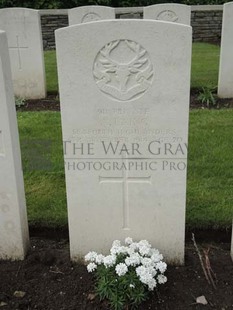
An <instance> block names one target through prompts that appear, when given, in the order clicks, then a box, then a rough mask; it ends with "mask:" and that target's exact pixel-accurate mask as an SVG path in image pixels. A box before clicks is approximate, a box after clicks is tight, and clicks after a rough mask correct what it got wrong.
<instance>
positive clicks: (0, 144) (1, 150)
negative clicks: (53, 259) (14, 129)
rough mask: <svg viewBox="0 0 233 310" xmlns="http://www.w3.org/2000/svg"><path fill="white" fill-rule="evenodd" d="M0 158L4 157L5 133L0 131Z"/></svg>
mask: <svg viewBox="0 0 233 310" xmlns="http://www.w3.org/2000/svg"><path fill="white" fill-rule="evenodd" d="M0 156H4V144H3V133H2V131H1V130H0Z"/></svg>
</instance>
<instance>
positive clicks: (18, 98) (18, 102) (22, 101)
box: [15, 97, 26, 108]
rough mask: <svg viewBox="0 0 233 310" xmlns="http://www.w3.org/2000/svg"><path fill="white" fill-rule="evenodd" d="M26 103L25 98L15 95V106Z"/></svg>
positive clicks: (18, 106)
mask: <svg viewBox="0 0 233 310" xmlns="http://www.w3.org/2000/svg"><path fill="white" fill-rule="evenodd" d="M25 103H26V101H25V99H23V98H20V97H15V105H16V107H17V108H20V107H21V106H24V105H25Z"/></svg>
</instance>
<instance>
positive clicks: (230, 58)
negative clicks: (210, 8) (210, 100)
mask: <svg viewBox="0 0 233 310" xmlns="http://www.w3.org/2000/svg"><path fill="white" fill-rule="evenodd" d="M232 33H233V2H229V3H225V4H224V6H223V22H222V37H221V52H220V66H219V77H218V96H219V97H220V98H232V97H233V36H232Z"/></svg>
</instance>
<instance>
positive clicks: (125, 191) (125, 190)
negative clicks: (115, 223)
mask: <svg viewBox="0 0 233 310" xmlns="http://www.w3.org/2000/svg"><path fill="white" fill-rule="evenodd" d="M126 161H127V159H123V162H124V163H125V162H126ZM99 183H100V184H102V183H121V184H122V198H123V229H130V227H129V226H130V219H129V213H130V212H129V183H144V184H152V183H151V176H148V177H129V176H128V170H122V177H102V176H99Z"/></svg>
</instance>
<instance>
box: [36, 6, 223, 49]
mask: <svg viewBox="0 0 233 310" xmlns="http://www.w3.org/2000/svg"><path fill="white" fill-rule="evenodd" d="M191 9H192V15H191V26H192V27H193V41H194V42H209V43H217V44H219V43H220V40H221V28H222V12H223V6H222V5H195V6H192V8H191ZM40 13H41V24H42V35H43V43H44V49H45V50H49V49H55V37H54V31H55V30H56V29H58V28H62V27H66V26H68V12H67V10H41V11H40ZM116 18H123V19H125V18H129V19H132V18H135V19H138V18H143V8H142V7H131V8H130V7H129V8H116Z"/></svg>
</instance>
